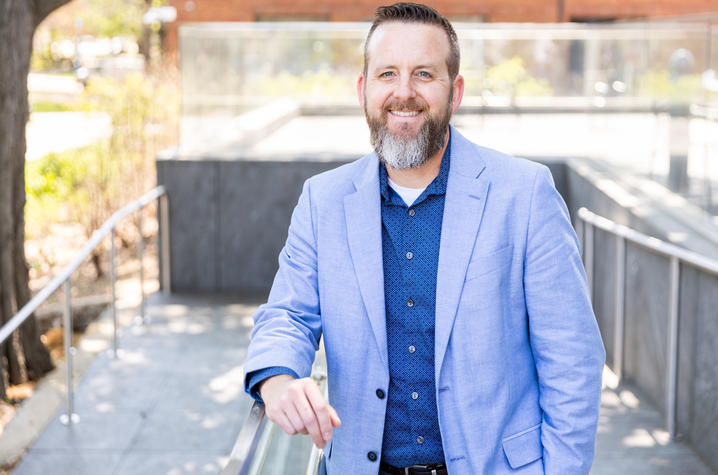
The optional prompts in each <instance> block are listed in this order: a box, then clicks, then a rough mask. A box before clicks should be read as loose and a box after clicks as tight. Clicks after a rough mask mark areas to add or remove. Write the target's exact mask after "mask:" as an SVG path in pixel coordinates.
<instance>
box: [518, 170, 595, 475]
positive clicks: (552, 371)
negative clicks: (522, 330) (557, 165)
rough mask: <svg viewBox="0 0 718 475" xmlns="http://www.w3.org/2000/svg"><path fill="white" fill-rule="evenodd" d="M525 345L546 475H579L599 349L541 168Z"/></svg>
mask: <svg viewBox="0 0 718 475" xmlns="http://www.w3.org/2000/svg"><path fill="white" fill-rule="evenodd" d="M524 292H525V297H526V307H527V313H528V319H529V333H530V342H531V349H532V351H533V354H534V360H535V362H536V371H537V375H538V382H539V403H540V406H541V409H542V411H543V419H542V423H541V442H542V445H543V462H544V470H545V473H547V474H564V473H571V474H575V475H578V474H587V473H588V472H589V469H590V467H591V463H592V462H593V455H594V443H595V438H596V429H597V425H598V412H599V408H600V399H601V375H602V371H603V363H604V360H605V351H604V348H603V343H602V341H601V335H600V333H599V330H598V325H597V323H596V318H595V316H594V314H593V309H592V306H591V301H590V295H589V289H588V285H587V283H586V275H585V272H584V269H583V264H582V262H581V258H580V254H579V246H578V241H577V238H576V234H575V233H574V230H573V227H572V226H571V222H570V219H569V216H568V211H567V209H566V205H565V204H564V202H563V200H562V199H561V196H560V195H559V194H558V192H557V191H556V188H555V187H554V185H553V179H552V177H551V173H550V172H549V170H548V169H547V168H546V167H543V166H542V167H541V168H540V170H539V172H538V173H537V174H536V177H535V181H534V186H533V193H532V197H531V205H530V215H529V224H528V229H527V237H526V252H525V261H524Z"/></svg>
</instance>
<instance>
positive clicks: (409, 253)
mask: <svg viewBox="0 0 718 475" xmlns="http://www.w3.org/2000/svg"><path fill="white" fill-rule="evenodd" d="M413 257H414V253H413V252H411V251H409V252H407V253H406V258H407V259H412V258H413Z"/></svg>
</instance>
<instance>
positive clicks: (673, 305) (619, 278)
mask: <svg viewBox="0 0 718 475" xmlns="http://www.w3.org/2000/svg"><path fill="white" fill-rule="evenodd" d="M578 218H579V220H580V222H581V223H582V224H583V226H582V228H581V229H580V231H581V241H582V244H583V245H582V248H583V252H584V262H585V267H586V277H587V280H588V285H589V291H590V292H591V296H593V286H594V279H593V272H594V256H593V251H594V238H595V233H594V228H598V229H601V230H602V231H605V232H607V233H609V234H613V235H614V236H615V237H616V274H615V285H616V287H615V302H614V304H615V307H614V312H615V319H614V321H615V327H614V354H613V359H614V361H613V371H614V373H615V374H616V376H617V378H618V382H619V384H620V383H621V382H622V380H623V354H624V346H625V332H624V329H625V305H626V288H625V287H626V243H627V242H631V243H633V244H636V245H638V246H641V247H643V248H644V249H648V250H650V251H653V252H655V253H657V254H660V255H662V256H664V257H668V258H669V259H670V291H669V293H668V311H669V323H668V341H667V346H668V374H667V378H666V388H665V390H666V408H665V409H666V429H667V431H668V436H669V438H670V439H671V440H672V439H674V438H675V436H676V399H677V396H678V324H679V316H680V315H679V311H680V305H679V304H680V302H679V298H680V277H681V263H685V264H689V265H691V266H693V267H696V268H698V269H701V270H704V271H706V272H709V273H711V274H715V275H718V260H715V259H711V258H708V257H705V256H702V255H700V254H698V253H695V252H692V251H689V250H687V249H684V248H681V247H678V246H676V245H674V244H670V243H667V242H665V241H662V240H660V239H657V238H655V237H651V236H648V235H646V234H643V233H640V232H638V231H636V230H634V229H631V228H629V227H627V226H623V225H621V224H618V223H615V222H613V221H611V220H609V219H606V218H604V217H602V216H599V215H597V214H595V213H592V212H591V211H589V210H587V209H586V208H581V209H579V210H578Z"/></svg>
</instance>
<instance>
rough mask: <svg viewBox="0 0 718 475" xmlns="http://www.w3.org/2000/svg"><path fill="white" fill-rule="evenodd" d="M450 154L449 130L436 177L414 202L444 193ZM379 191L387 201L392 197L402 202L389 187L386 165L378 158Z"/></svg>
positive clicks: (391, 200)
mask: <svg viewBox="0 0 718 475" xmlns="http://www.w3.org/2000/svg"><path fill="white" fill-rule="evenodd" d="M450 156H451V133H450V132H449V143H448V144H447V145H446V150H445V151H444V155H443V157H441V166H440V167H439V174H438V175H436V178H434V180H433V181H432V182H431V183H429V186H427V187H426V189H425V190H424V192H423V193H422V194H421V195H420V196H419V197H418V198H417V199H416V201H415V202H414V204H418V203H419V202H421V201H423V200H424V198H426V197H427V196H429V195H443V194H446V183H447V182H448V180H449V161H450ZM379 192H380V193H381V196H382V198H384V200H386V201H387V203H393V201H394V199H398V200H399V203H403V201H401V198H399V196H398V195H397V194H396V192H394V190H392V189H391V188H390V187H389V176H388V175H387V172H386V165H384V162H382V161H381V160H379Z"/></svg>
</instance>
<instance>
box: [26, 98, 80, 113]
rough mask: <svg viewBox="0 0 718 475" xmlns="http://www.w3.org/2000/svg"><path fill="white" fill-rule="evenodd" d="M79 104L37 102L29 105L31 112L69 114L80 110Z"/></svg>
mask: <svg viewBox="0 0 718 475" xmlns="http://www.w3.org/2000/svg"><path fill="white" fill-rule="evenodd" d="M82 109H83V108H82V106H81V105H80V104H68V103H61V102H47V101H39V102H33V103H31V104H30V110H31V111H32V112H70V111H77V110H82Z"/></svg>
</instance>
